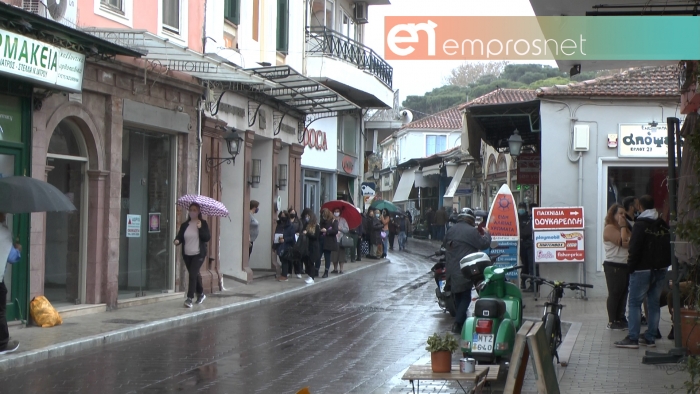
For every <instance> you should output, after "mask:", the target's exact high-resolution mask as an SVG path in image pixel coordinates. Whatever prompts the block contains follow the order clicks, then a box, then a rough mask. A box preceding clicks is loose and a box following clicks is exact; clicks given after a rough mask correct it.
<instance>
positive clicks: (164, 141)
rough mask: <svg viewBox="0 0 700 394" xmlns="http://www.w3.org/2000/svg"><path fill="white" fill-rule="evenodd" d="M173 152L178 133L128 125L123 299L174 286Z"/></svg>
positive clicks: (121, 266) (121, 256)
mask: <svg viewBox="0 0 700 394" xmlns="http://www.w3.org/2000/svg"><path fill="white" fill-rule="evenodd" d="M175 151H176V149H175V138H174V137H173V136H171V135H169V134H164V133H155V132H149V131H143V130H128V129H124V134H123V136H122V173H123V177H122V196H121V197H122V198H121V208H122V209H121V216H120V222H121V230H120V245H119V246H120V250H119V299H127V298H133V297H141V296H146V295H155V294H160V293H164V292H169V291H172V290H173V288H174V285H175V284H174V282H175V270H174V267H175V259H174V257H173V248H172V240H173V239H174V237H175V236H174V234H173V228H172V223H174V222H173V221H172V218H173V215H174V207H175V201H174V194H175V193H174V190H173V185H174V183H175V182H174V180H173V168H175V164H174V163H173V160H174V154H173V152H175ZM127 229H129V232H128V235H127Z"/></svg>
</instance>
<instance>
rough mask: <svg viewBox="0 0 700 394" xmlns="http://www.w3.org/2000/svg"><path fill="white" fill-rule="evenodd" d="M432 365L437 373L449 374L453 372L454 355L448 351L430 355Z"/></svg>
mask: <svg viewBox="0 0 700 394" xmlns="http://www.w3.org/2000/svg"><path fill="white" fill-rule="evenodd" d="M430 365H431V366H432V367H433V372H435V373H449V372H450V371H451V370H452V353H450V352H448V351H442V352H433V353H430Z"/></svg>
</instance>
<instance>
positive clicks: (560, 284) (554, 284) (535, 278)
mask: <svg viewBox="0 0 700 394" xmlns="http://www.w3.org/2000/svg"><path fill="white" fill-rule="evenodd" d="M520 277H521V278H524V279H530V280H532V281H535V282H540V283H545V284H548V285H550V286H552V287H568V288H570V289H572V290H573V289H574V288H577V287H585V288H588V289H592V288H593V285H589V284H585V283H566V282H554V281H551V280H549V279H545V278H540V277H538V276H533V275H527V274H521V275H520Z"/></svg>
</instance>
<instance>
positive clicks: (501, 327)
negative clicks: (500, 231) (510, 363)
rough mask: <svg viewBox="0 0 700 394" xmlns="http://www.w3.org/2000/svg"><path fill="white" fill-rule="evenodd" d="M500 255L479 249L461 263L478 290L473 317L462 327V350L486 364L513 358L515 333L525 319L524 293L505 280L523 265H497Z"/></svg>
mask: <svg viewBox="0 0 700 394" xmlns="http://www.w3.org/2000/svg"><path fill="white" fill-rule="evenodd" d="M497 258H498V256H493V257H489V255H488V254H486V253H483V252H477V253H472V254H470V255H468V256H466V257H464V258H463V259H462V260H461V261H460V264H459V265H460V269H461V271H462V274H463V275H464V276H465V277H467V278H469V279H470V280H471V281H472V283H474V285H475V287H476V289H477V291H478V293H479V299H478V300H477V301H476V304H475V305H474V316H471V317H469V318H468V319H467V321H466V322H465V323H464V326H463V327H462V337H461V348H462V353H464V357H471V358H474V359H476V360H477V361H478V362H480V363H487V364H490V363H500V362H501V360H509V359H510V355H511V353H512V351H513V345H514V344H515V334H516V333H517V332H518V330H519V329H520V326H521V325H522V320H523V302H522V293H521V292H520V289H519V288H518V286H516V285H514V284H512V283H510V282H508V281H507V280H506V273H508V272H510V271H514V270H518V269H520V268H523V267H522V266H513V267H508V268H502V267H494V266H493V263H494V262H495V261H496V259H497Z"/></svg>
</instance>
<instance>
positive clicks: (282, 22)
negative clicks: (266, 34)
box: [277, 0, 289, 54]
mask: <svg viewBox="0 0 700 394" xmlns="http://www.w3.org/2000/svg"><path fill="white" fill-rule="evenodd" d="M288 50H289V0H277V52H282V53H284V54H287V51H288Z"/></svg>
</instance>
